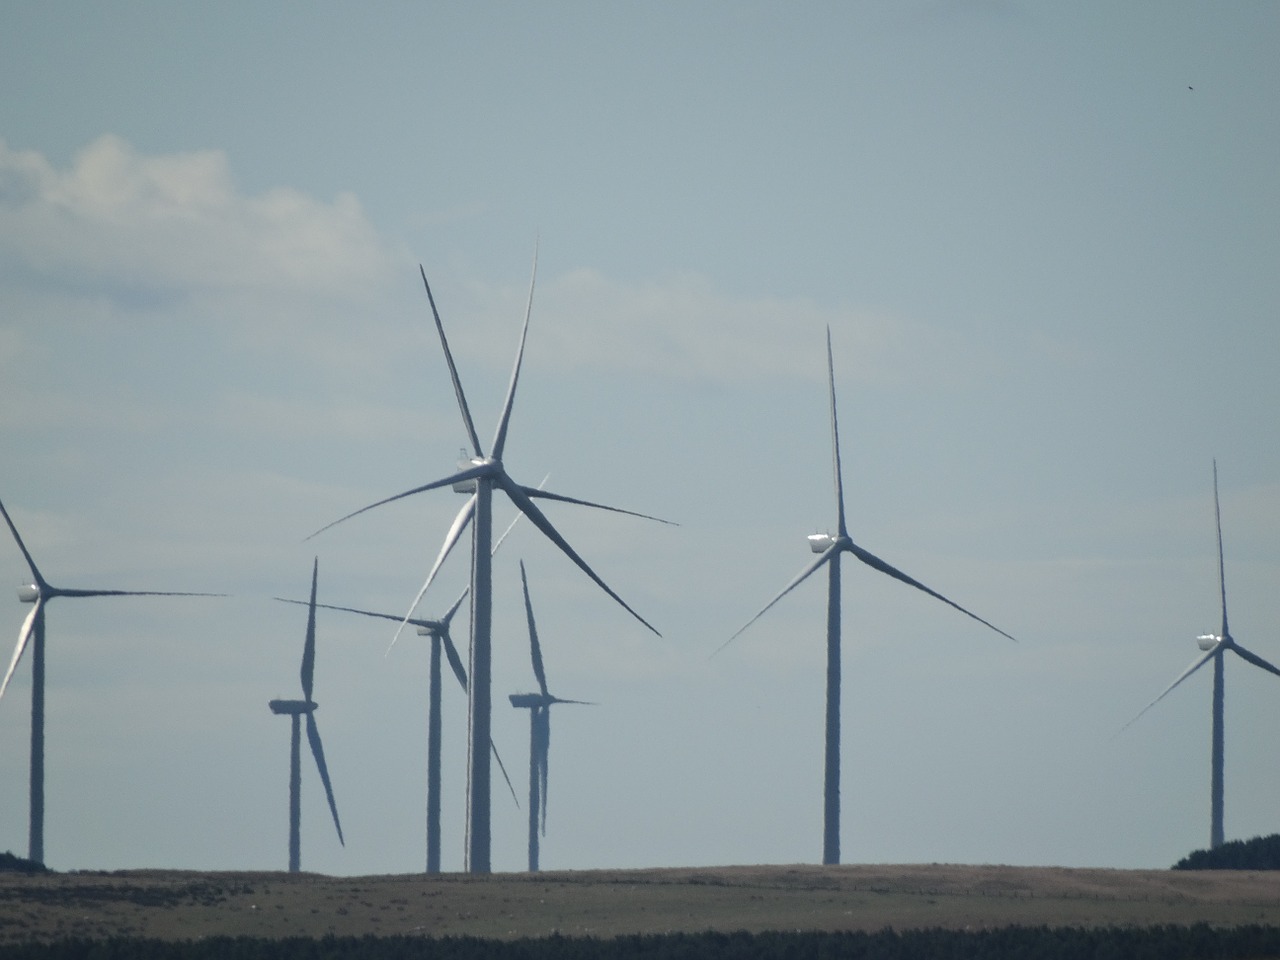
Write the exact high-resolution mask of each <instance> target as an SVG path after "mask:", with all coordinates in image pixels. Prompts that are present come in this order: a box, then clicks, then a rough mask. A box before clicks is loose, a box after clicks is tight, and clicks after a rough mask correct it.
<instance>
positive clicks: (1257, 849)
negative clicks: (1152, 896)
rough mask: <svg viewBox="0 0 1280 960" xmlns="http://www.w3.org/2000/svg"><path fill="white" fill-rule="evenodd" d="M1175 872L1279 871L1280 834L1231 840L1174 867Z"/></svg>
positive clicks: (1196, 853) (1197, 852) (1183, 859)
mask: <svg viewBox="0 0 1280 960" xmlns="http://www.w3.org/2000/svg"><path fill="white" fill-rule="evenodd" d="M1173 869H1175V870H1280V833H1273V834H1271V835H1270V836H1267V837H1254V838H1253V839H1252V840H1230V841H1228V842H1227V843H1224V844H1223V845H1222V846H1220V847H1218V848H1216V849H1214V850H1197V851H1195V852H1194V853H1189V854H1187V856H1185V857H1183V858H1182V859H1181V860H1179V861H1178V862H1177V863H1175V864H1174V865H1173Z"/></svg>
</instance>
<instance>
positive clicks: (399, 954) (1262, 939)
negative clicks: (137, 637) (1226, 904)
mask: <svg viewBox="0 0 1280 960" xmlns="http://www.w3.org/2000/svg"><path fill="white" fill-rule="evenodd" d="M3 954H4V957H5V958H6V960H73V958H74V960H215V958H216V960H410V958H412V960H544V958H545V960H552V958H554V960H702V958H704V957H705V958H712V957H714V958H717V960H798V958H806V960H810V958H812V960H837V958H848V960H918V958H929V960H1011V958H1026V957H1035V958H1037V960H1111V958H1125V960H1147V958H1151V960H1157V958H1158V960H1165V958H1168V957H1204V958H1221V960H1232V958H1241V960H1244V958H1256V957H1264V956H1271V957H1274V956H1280V927H1274V926H1242V927H1230V928H1224V929H1218V928H1214V927H1211V926H1209V925H1208V924H1203V923H1201V924H1195V925H1193V926H1186V927H1183V926H1172V925H1166V926H1157V927H1147V928H1119V927H1113V928H1104V929H1083V928H1075V927H1064V928H1051V927H1005V928H1001V929H998V930H981V931H957V930H904V931H894V930H888V929H887V930H882V931H879V932H876V933H863V932H839V933H820V932H813V933H759V934H749V933H676V934H665V935H636V936H626V937H617V938H613V939H596V938H590V937H584V938H574V937H560V936H552V937H546V938H538V939H523V940H512V941H499V940H484V939H480V938H476V937H444V938H440V939H430V938H423V937H372V936H365V937H333V936H328V937H320V938H309V937H294V938H286V939H282V940H267V939H258V938H250V937H209V938H207V939H202V940H194V941H185V942H172V941H163V940H141V939H132V938H112V939H108V940H66V941H62V942H58V943H51V944H25V945H16V946H7V947H5V948H4V950H3Z"/></svg>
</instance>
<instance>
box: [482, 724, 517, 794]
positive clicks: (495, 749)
mask: <svg viewBox="0 0 1280 960" xmlns="http://www.w3.org/2000/svg"><path fill="white" fill-rule="evenodd" d="M489 747H490V748H491V749H492V750H493V759H495V760H497V761H498V769H499V770H501V771H502V779H503V780H505V781H507V789H508V790H510V791H511V799H512V800H514V801H515V802H516V809H517V810H519V809H520V798H519V797H517V796H516V788H515V787H513V786H512V785H511V778H510V777H509V776H507V766H506V764H504V763H503V762H502V757H501V756H499V754H498V745H497V744H496V743H494V742H493V738H492V737H490V738H489Z"/></svg>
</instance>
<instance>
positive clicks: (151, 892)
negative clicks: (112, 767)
mask: <svg viewBox="0 0 1280 960" xmlns="http://www.w3.org/2000/svg"><path fill="white" fill-rule="evenodd" d="M1197 922H1207V923H1210V924H1213V925H1221V926H1236V925H1241V924H1250V923H1259V924H1269V925H1280V873H1270V872H1240V871H1169V870H1087V869H1063V868H1052V867H1041V868H1029V867H1002V866H950V865H937V864H934V865H913V866H840V867H818V866H766V867H718V868H700V869H669V870H627V871H624V870H617V871H581V872H577V871H575V872H561V873H543V874H538V875H530V874H495V875H492V876H488V877H471V876H466V875H461V874H447V875H443V876H437V877H427V876H424V875H420V874H419V875H403V876H373V877H327V876H319V875H316V874H296V875H289V874H284V873H193V872H184V871H160V870H131V871H119V872H113V873H63V874H46V875H35V876H32V875H23V874H17V873H0V946H2V945H3V944H6V943H17V942H29V941H50V940H58V939H63V938H67V937H89V938H102V937H108V936H135V937H153V938H159V939H166V940H185V939H195V938H199V937H205V936H211V935H216V934H226V935H246V936H254V937H267V938H275V937H286V936H323V935H325V934H327V933H332V934H336V935H339V936H341V935H363V934H375V935H394V934H410V935H413V934H417V935H423V936H450V935H453V936H460V935H471V936H477V937H487V938H499V939H508V938H514V937H526V936H528V937H540V936H546V935H549V934H552V933H555V932H558V933H560V934H563V935H565V936H597V937H609V936H613V935H618V934H627V933H665V932H669V931H685V932H700V931H706V930H715V931H723V932H729V931H736V930H745V931H750V932H759V931H764V930H782V931H792V930H801V931H808V930H867V931H875V930H881V929H884V928H885V927H892V928H893V929H895V930H907V929H914V928H930V927H943V928H948V929H957V930H964V929H982V928H993V927H1003V926H1010V925H1022V926H1039V925H1049V926H1082V927H1110V926H1139V927H1145V926H1151V925H1155V924H1169V923H1173V924H1192V923H1197Z"/></svg>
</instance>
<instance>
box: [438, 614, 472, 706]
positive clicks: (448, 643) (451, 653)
mask: <svg viewBox="0 0 1280 960" xmlns="http://www.w3.org/2000/svg"><path fill="white" fill-rule="evenodd" d="M440 639H441V640H443V641H444V655H445V656H446V657H447V658H448V660H449V666H450V667H452V668H453V675H454V676H455V677H457V678H458V683H459V684H461V686H462V692H463V693H467V692H468V690H467V668H466V667H464V666H463V665H462V657H460V656H458V648H457V647H455V646H454V645H453V638H452V637H450V636H449V629H448V627H447V626H446V627H445V629H444V630H442V631H440Z"/></svg>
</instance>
